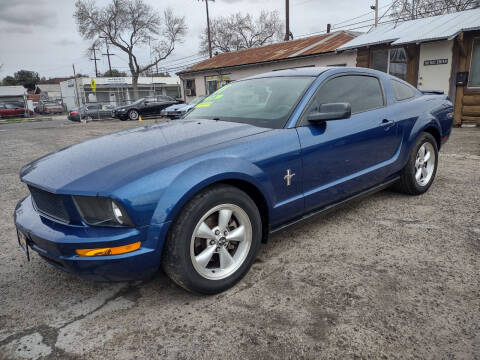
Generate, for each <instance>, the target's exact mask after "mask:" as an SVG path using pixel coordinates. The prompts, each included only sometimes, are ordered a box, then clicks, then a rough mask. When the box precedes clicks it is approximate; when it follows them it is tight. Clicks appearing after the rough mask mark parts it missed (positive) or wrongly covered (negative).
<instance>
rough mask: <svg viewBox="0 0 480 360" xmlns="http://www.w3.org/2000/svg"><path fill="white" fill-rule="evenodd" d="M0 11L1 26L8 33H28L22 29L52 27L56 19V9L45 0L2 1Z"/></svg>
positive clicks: (0, 1) (0, 0)
mask: <svg viewBox="0 0 480 360" xmlns="http://www.w3.org/2000/svg"><path fill="white" fill-rule="evenodd" d="M0 9H2V10H1V11H0V25H3V26H2V27H3V28H4V29H6V31H7V32H16V33H28V32H27V31H25V30H20V28H26V27H31V28H32V27H37V26H40V27H48V26H52V23H54V21H55V19H56V13H55V7H54V6H48V2H46V1H44V0H37V1H34V0H23V1H11V0H0ZM12 26H13V28H12Z"/></svg>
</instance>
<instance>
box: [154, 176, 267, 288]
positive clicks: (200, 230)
mask: <svg viewBox="0 0 480 360" xmlns="http://www.w3.org/2000/svg"><path fill="white" fill-rule="evenodd" d="M261 239H262V220H261V217H260V213H259V211H258V208H257V206H256V204H255V202H254V201H253V200H252V199H251V198H250V197H249V196H248V195H247V194H246V193H245V192H243V191H241V190H240V189H238V188H236V187H233V186H230V185H224V184H218V185H214V186H211V187H209V188H207V189H205V190H203V191H201V192H200V193H199V194H197V195H195V196H194V197H193V198H192V199H191V200H190V201H189V202H188V203H187V205H185V206H184V208H183V209H182V211H181V212H180V214H178V216H177V218H176V220H175V221H174V222H173V224H172V227H171V229H170V231H169V233H168V236H167V239H166V243H165V246H164V250H163V254H162V267H163V269H164V270H165V272H166V273H167V274H168V276H169V277H170V278H171V279H172V280H173V281H175V282H176V283H177V284H178V285H180V286H182V287H183V288H185V289H187V290H189V291H192V292H197V293H203V294H216V293H219V292H221V291H224V290H226V289H228V288H230V287H232V286H233V285H235V284H236V283H237V282H238V281H239V280H240V279H241V278H242V277H243V276H244V275H245V274H246V273H247V271H248V270H249V268H250V267H251V265H252V263H253V260H254V259H255V256H256V254H257V252H258V249H259V247H260V243H261Z"/></svg>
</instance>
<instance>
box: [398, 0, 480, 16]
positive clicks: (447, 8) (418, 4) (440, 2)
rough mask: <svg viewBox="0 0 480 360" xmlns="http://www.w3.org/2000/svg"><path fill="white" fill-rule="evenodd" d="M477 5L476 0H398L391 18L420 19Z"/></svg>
mask: <svg viewBox="0 0 480 360" xmlns="http://www.w3.org/2000/svg"><path fill="white" fill-rule="evenodd" d="M476 5H478V1H476V0H415V1H412V0H397V1H396V2H395V4H394V5H393V7H392V12H391V17H392V18H394V19H397V20H409V19H412V18H415V19H418V18H423V17H429V16H436V15H442V14H448V13H452V12H457V11H463V10H466V9H469V8H472V7H474V6H476ZM413 6H414V7H413Z"/></svg>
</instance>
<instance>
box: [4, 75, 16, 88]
mask: <svg viewBox="0 0 480 360" xmlns="http://www.w3.org/2000/svg"><path fill="white" fill-rule="evenodd" d="M2 85H4V86H13V85H17V80H15V78H14V77H13V76H10V75H9V76H6V77H4V78H3V81H2Z"/></svg>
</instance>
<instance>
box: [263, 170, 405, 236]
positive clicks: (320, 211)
mask: <svg viewBox="0 0 480 360" xmlns="http://www.w3.org/2000/svg"><path fill="white" fill-rule="evenodd" d="M399 179H400V177H395V178H394V179H391V180H388V181H387V182H384V183H382V184H380V185H377V186H375V187H373V188H370V189H367V190H364V191H362V192H360V193H358V194H355V195H353V196H351V197H349V198H346V199H344V200H342V201H339V202H337V203H334V204H331V205H328V206H325V207H323V208H320V209H318V210H315V211H312V212H310V213H307V214H305V215H303V216H302V217H301V218H299V219H296V220H293V221H291V222H288V223H285V224H283V225H280V226H279V227H276V228H274V229H270V234H273V233H275V232H277V231H280V230H283V229H285V228H287V227H289V226H291V225H293V224H296V223H298V222H300V221H303V220H306V219H308V218H310V217H312V216H315V215H319V214H326V213H329V212H330V211H333V210H336V209H337V208H339V207H341V206H343V205H345V204H346V203H349V202H350V201H353V200H358V199H361V198H364V197H366V196H369V195H371V194H374V193H376V192H379V191H382V190H384V189H386V188H388V187H389V186H391V185H393V184H394V183H395V182H396V181H398V180H399Z"/></svg>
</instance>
